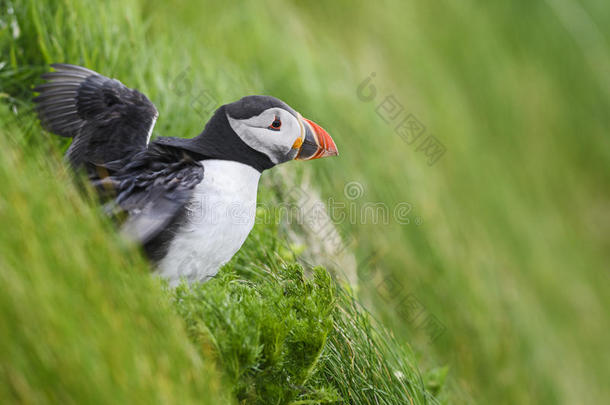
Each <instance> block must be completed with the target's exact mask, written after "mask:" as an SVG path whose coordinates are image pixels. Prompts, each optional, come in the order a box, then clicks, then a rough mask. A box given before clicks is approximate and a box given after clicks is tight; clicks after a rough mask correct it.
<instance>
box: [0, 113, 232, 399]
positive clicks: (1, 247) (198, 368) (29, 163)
mask: <svg viewBox="0 0 610 405" xmlns="http://www.w3.org/2000/svg"><path fill="white" fill-rule="evenodd" d="M0 117H1V119H0V120H1V122H2V126H1V127H0V139H2V144H3V148H2V151H1V152H0V185H1V187H2V198H1V199H0V223H1V224H2V232H1V233H0V284H1V285H2V289H3V293H2V294H1V296H0V313H1V314H2V316H0V330H2V333H1V334H0V380H2V384H0V398H2V401H3V402H5V401H6V402H12V401H15V402H24V403H44V402H47V401H51V402H55V403H165V402H167V400H168V399H173V400H175V401H176V402H180V403H209V404H216V403H218V402H216V400H214V398H223V397H224V398H229V396H228V395H227V394H226V392H225V391H223V389H222V386H221V382H220V377H219V373H218V372H216V370H215V367H214V365H213V364H214V363H213V362H210V361H207V362H203V361H202V358H201V357H200V356H199V355H198V353H197V352H196V350H195V349H194V348H193V347H192V346H191V344H190V341H189V339H188V337H187V335H186V333H185V332H184V329H183V328H182V325H181V323H180V321H179V319H178V318H177V317H176V316H175V314H174V312H173V310H172V307H171V306H170V305H169V304H168V299H167V294H166V293H165V292H164V291H163V290H162V288H161V285H160V283H159V282H158V281H155V280H153V279H152V278H151V277H150V276H149V275H148V266H147V265H146V263H145V262H144V261H143V260H142V259H140V255H139V254H137V252H136V251H134V250H133V249H131V248H129V247H128V246H125V244H124V243H123V242H121V241H120V240H118V238H117V237H116V232H114V230H113V229H112V227H111V226H110V224H107V223H101V222H100V217H99V214H98V212H97V211H96V210H95V209H93V208H92V205H90V204H87V203H86V202H84V201H83V200H82V198H81V196H80V195H79V194H78V193H76V192H75V190H74V189H73V188H71V187H65V184H66V183H68V184H69V182H70V181H71V178H70V176H69V175H68V173H66V172H65V171H64V170H63V169H62V167H59V166H58V165H57V164H55V163H45V160H47V162H48V159H43V158H42V156H43V153H44V152H45V150H43V149H40V150H36V149H34V148H31V149H29V150H28V151H27V152H25V151H24V150H23V148H19V147H16V145H15V144H14V143H13V142H14V141H15V137H19V134H20V130H19V128H18V127H17V126H12V125H7V122H9V123H10V122H11V120H12V113H9V112H8V111H7V110H6V108H5V106H2V110H1V111H0ZM55 155H56V156H57V153H55ZM16 173H18V175H15V174H16ZM67 245H68V246H69V248H67Z"/></svg>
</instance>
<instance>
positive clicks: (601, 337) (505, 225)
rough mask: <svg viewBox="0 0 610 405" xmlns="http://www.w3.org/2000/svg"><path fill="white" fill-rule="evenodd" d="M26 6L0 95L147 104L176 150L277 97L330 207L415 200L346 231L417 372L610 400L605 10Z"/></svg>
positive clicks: (463, 397)
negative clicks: (324, 155)
mask: <svg viewBox="0 0 610 405" xmlns="http://www.w3.org/2000/svg"><path fill="white" fill-rule="evenodd" d="M13 3H17V2H10V1H7V0H2V1H1V2H0V4H2V5H3V14H2V17H0V21H1V25H0V28H1V29H2V31H1V34H2V39H1V41H2V42H1V43H2V49H3V54H2V60H0V64H1V66H2V68H0V75H3V76H0V78H3V79H4V80H5V82H4V83H5V84H6V86H5V87H4V88H2V89H0V92H2V93H3V94H4V95H5V97H7V98H9V99H11V102H12V103H13V105H14V106H18V105H19V103H20V100H21V99H25V98H26V94H27V93H28V92H29V87H28V86H29V85H30V83H31V82H32V79H33V77H34V74H35V73H36V74H37V73H39V72H40V70H35V69H34V70H31V69H30V70H28V69H21V67H20V66H19V63H18V61H19V60H23V59H27V60H34V61H36V63H37V64H39V66H43V65H44V64H45V63H51V62H58V61H59V62H69V63H77V64H82V65H85V66H87V67H89V68H92V69H95V70H98V71H100V72H101V73H103V74H105V75H108V76H113V77H117V78H119V79H120V80H121V81H123V82H124V83H126V84H127V85H129V86H131V87H137V88H138V89H139V90H141V91H143V92H144V93H145V94H147V95H148V96H149V98H150V99H151V100H152V101H153V102H154V103H155V104H156V106H157V107H158V110H159V111H160V117H159V120H158V123H157V126H156V128H155V133H156V134H157V135H164V136H192V135H195V134H197V133H199V131H200V130H201V128H202V127H203V125H204V122H205V121H206V120H207V118H208V117H209V115H210V113H211V111H210V110H209V109H208V108H205V107H204V106H203V105H204V104H205V103H204V102H203V101H202V100H203V99H202V98H200V97H205V99H206V100H207V99H208V98H209V99H211V100H213V101H214V102H215V103H220V104H222V103H226V102H231V101H233V100H235V99H237V98H240V97H242V96H243V95H247V94H271V95H274V96H277V97H279V98H281V99H283V100H285V101H286V102H288V103H289V104H290V105H291V106H293V107H294V108H296V109H297V110H299V111H300V112H301V113H302V114H303V115H304V116H306V117H310V118H312V119H314V120H315V121H316V122H318V123H319V124H320V125H322V126H323V127H325V128H326V129H327V131H328V132H329V133H330V134H331V135H332V136H333V138H334V139H335V141H336V143H337V145H338V147H339V150H340V156H339V158H334V159H324V160H321V161H318V162H315V164H310V165H308V167H307V168H306V169H304V170H309V171H313V173H314V175H313V176H312V177H313V182H314V184H316V186H317V187H319V189H320V190H321V192H322V194H323V195H324V196H325V197H327V198H333V199H335V200H337V201H344V202H349V203H354V202H355V203H357V204H360V205H364V204H367V203H377V202H380V203H384V204H387V206H389V207H395V206H397V204H399V203H403V202H407V203H409V204H410V206H411V207H412V211H411V214H410V219H411V221H410V223H409V224H401V223H398V222H397V221H395V220H393V219H391V220H390V221H389V223H388V224H373V223H371V221H342V222H341V223H340V224H339V226H340V227H341V230H342V231H343V234H344V235H345V239H346V240H348V241H353V243H351V244H350V248H351V249H352V250H353V251H354V253H355V254H356V256H357V261H358V263H359V266H358V272H359V274H360V276H361V280H360V284H359V288H358V293H359V296H360V298H361V299H362V300H363V301H364V302H365V303H366V306H367V307H368V308H369V309H371V310H372V311H373V312H374V313H375V314H377V315H378V316H379V317H380V318H381V319H382V320H383V322H384V323H385V324H386V325H388V326H389V327H390V328H391V329H392V330H393V331H394V334H395V335H396V336H397V337H398V338H399V339H401V340H404V341H408V342H409V343H410V344H411V346H412V348H413V349H414V350H415V352H416V354H417V358H418V361H419V363H420V366H421V367H422V368H424V369H426V368H430V367H432V366H436V365H447V366H449V370H450V371H449V382H448V387H447V390H448V398H449V399H448V401H449V403H481V404H490V403H493V404H515V403H518V404H555V403H557V404H563V403H565V404H568V403H587V404H591V403H600V404H601V403H605V402H606V401H605V399H607V398H608V397H609V396H610V386H609V385H608V381H609V380H610V350H609V348H608V341H609V340H608V337H609V336H608V330H609V328H610V316H609V313H608V311H609V309H610V292H609V291H608V287H609V279H608V276H609V275H608V270H609V268H608V263H609V261H610V249H609V248H610V244H609V242H608V241H609V240H610V239H609V238H608V235H609V231H610V214H609V210H608V207H609V206H610V187H609V186H608V184H610V139H609V134H608V129H609V128H610V118H609V117H610V115H609V114H608V111H610V48H609V46H608V44H609V41H610V28H609V27H610V4H608V3H607V2H603V1H585V0H581V1H578V0H546V1H512V2H510V3H509V2H483V1H472V0H464V1H460V2H457V1H453V2H451V1H439V2H423V1H398V0H396V1H389V0H388V1H379V2H358V3H356V2H353V1H347V0H341V1H334V2H322V1H309V2H305V1H245V2H235V3H230V2H212V1H195V0H177V1H173V2H171V3H169V2H168V3H166V2H164V1H160V0H150V1H139V0H130V1H122V2H119V1H110V2H107V4H105V5H104V6H95V7H91V6H88V5H86V4H84V3H81V2H78V1H73V0H64V1H56V2H52V3H49V4H45V2H18V3H19V4H13ZM12 6H15V7H14V9H13V13H10V12H8V11H7V12H6V13H4V10H9V8H11V7H12ZM58 10H60V11H58ZM19 13H22V17H23V19H20V20H19V24H21V26H19V27H16V26H15V24H14V21H17V17H16V15H18V14H19ZM45 13H49V14H50V15H52V16H54V17H53V18H49V19H46V20H44V21H41V20H40V19H39V18H36V16H39V15H45ZM58 15H60V17H57V16H58ZM54 19H55V20H54ZM54 21H56V22H57V24H54ZM19 43H21V44H27V43H31V44H35V45H33V46H31V47H19V46H13V45H14V44H19ZM24 49H25V50H24ZM5 51H6V52H5ZM20 52H21V54H20ZM28 52H29V53H30V54H27V53H28ZM23 53H26V55H24V54H23ZM11 66H12V67H13V69H10V67H11ZM37 66H38V65H37ZM17 67H19V68H17ZM3 70H4V72H3ZM373 72H374V78H373V80H372V82H370V84H371V85H373V86H374V87H375V89H376V96H375V98H374V100H372V101H363V100H362V97H359V91H358V87H359V85H361V83H362V82H363V81H364V80H365V79H366V78H368V77H370V75H371V73H373ZM185 74H186V75H187V76H188V78H189V79H188V80H189V82H188V86H186V87H184V88H182V87H178V86H177V84H178V81H180V83H184V82H182V79H181V78H182V77H183V75H185ZM19 75H23V80H21V81H20V80H15V78H16V77H17V78H20V77H19ZM8 79H10V80H8ZM19 83H27V85H25V84H24V85H23V87H20V85H19ZM369 90H370V88H369ZM9 95H10V97H9ZM388 96H393V97H394V99H395V100H396V101H397V102H399V103H400V104H401V105H402V107H403V108H404V113H403V114H412V115H413V116H414V117H416V118H417V120H418V121H419V122H421V124H423V126H425V128H426V132H425V133H424V134H423V135H422V136H421V138H420V139H422V140H423V139H424V138H425V137H427V136H428V135H434V136H435V138H436V139H437V140H438V141H440V142H441V143H442V145H443V147H444V148H445V150H446V151H445V153H444V154H443V155H442V157H441V158H440V159H439V160H438V161H437V162H436V163H434V164H433V165H430V164H429V157H427V156H426V154H425V152H424V151H422V150H418V144H419V141H418V142H414V143H413V144H411V145H410V144H408V143H407V142H405V141H404V140H403V139H402V138H401V137H400V136H399V135H398V134H397V133H396V132H395V126H396V124H397V123H398V121H392V122H391V123H387V122H385V121H384V119H383V118H382V117H381V116H380V114H379V113H378V110H377V108H378V106H379V105H380V104H381V103H382V101H384V100H385V98H386V97H388ZM401 116H402V115H401ZM294 165H296V163H295V164H294ZM350 182H357V183H358V184H359V185H360V186H361V187H362V188H361V190H362V192H363V193H362V195H361V196H359V198H357V199H356V200H352V199H349V198H348V197H349V196H347V195H345V193H344V189H345V186H346V184H348V183H350ZM350 222H353V223H350ZM363 222H367V223H363ZM2 225H3V226H4V224H2ZM0 263H1V261H0ZM405 299H406V300H407V301H405ZM413 302H416V305H415V306H416V307H417V308H418V309H416V310H415V311H416V312H417V313H414V309H413V308H414V307H413V305H412V304H413ZM409 304H411V306H409ZM405 305H407V307H405ZM418 314H419V316H418ZM424 318H426V319H434V320H436V321H437V322H438V324H440V325H442V333H440V334H438V333H431V332H430V328H427V327H426V326H425V324H422V322H423V321H422V319H424ZM436 330H438V329H436Z"/></svg>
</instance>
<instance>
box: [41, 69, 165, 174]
mask: <svg viewBox="0 0 610 405" xmlns="http://www.w3.org/2000/svg"><path fill="white" fill-rule="evenodd" d="M51 66H52V67H53V68H54V69H55V71H54V72H49V73H45V74H43V75H42V77H43V78H44V79H46V80H47V83H45V84H42V85H40V86H38V87H36V88H35V89H34V90H35V91H37V92H39V93H40V95H39V96H38V97H36V98H35V99H34V101H35V102H36V103H37V106H36V109H37V111H38V115H39V117H40V120H41V122H42V124H43V125H44V127H45V128H46V129H47V130H49V131H50V132H53V133H55V134H57V135H60V136H64V137H70V138H74V139H73V141H72V144H71V145H70V148H69V149H68V152H67V154H66V156H67V158H68V159H69V161H70V163H71V164H72V165H73V166H74V167H80V166H83V165H99V164H103V163H106V162H110V161H117V160H121V159H124V158H126V157H128V156H130V155H132V154H134V153H137V152H138V151H141V150H143V149H145V148H146V146H147V144H148V140H149V138H150V134H151V133H152V129H153V126H154V125H155V121H156V119H157V116H158V113H157V109H156V108H155V106H154V104H153V103H151V102H150V100H149V99H148V98H146V96H145V95H143V94H142V93H140V92H138V91H137V90H132V89H130V88H128V87H126V86H124V85H123V84H122V83H121V82H119V81H118V80H114V79H109V78H107V77H105V76H102V75H100V74H98V73H96V72H94V71H92V70H89V69H85V68H83V67H80V66H74V65H65V64H53V65H51Z"/></svg>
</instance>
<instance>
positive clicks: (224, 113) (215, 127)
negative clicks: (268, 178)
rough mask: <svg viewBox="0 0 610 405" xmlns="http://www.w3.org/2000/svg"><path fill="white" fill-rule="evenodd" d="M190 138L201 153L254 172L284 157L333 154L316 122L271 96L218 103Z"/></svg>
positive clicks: (329, 141) (330, 143)
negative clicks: (198, 130) (229, 161)
mask: <svg viewBox="0 0 610 405" xmlns="http://www.w3.org/2000/svg"><path fill="white" fill-rule="evenodd" d="M192 141H194V143H195V144H196V145H197V146H196V149H197V152H199V153H200V154H202V155H205V156H208V157H210V158H217V159H226V160H234V161H237V162H241V163H244V164H248V165H250V166H252V167H254V168H255V169H257V170H259V171H263V170H265V169H269V168H271V167H273V166H275V165H277V164H280V163H283V162H287V161H289V160H312V159H318V158H321V157H325V156H336V155H337V154H338V151H337V146H336V145H335V142H334V141H333V139H332V138H331V137H330V135H328V133H327V132H326V131H325V130H324V129H323V128H322V127H321V126H319V125H318V124H316V123H315V122H313V121H311V120H308V119H307V118H304V117H303V116H301V114H299V113H298V112H296V111H295V110H294V109H293V108H291V107H290V106H289V105H288V104H286V103H284V102H283V101H282V100H279V99H277V98H275V97H271V96H246V97H244V98H242V99H240V100H238V101H235V102H233V103H230V104H225V105H223V106H221V107H220V108H218V109H217V110H216V112H215V113H214V115H213V116H212V118H211V119H210V121H208V123H207V124H206V127H205V129H204V131H203V133H201V135H199V136H198V137H196V138H193V139H192ZM189 149H190V148H189Z"/></svg>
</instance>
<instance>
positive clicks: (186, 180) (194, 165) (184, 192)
mask: <svg viewBox="0 0 610 405" xmlns="http://www.w3.org/2000/svg"><path fill="white" fill-rule="evenodd" d="M100 177H103V176H100ZM201 180H203V166H202V165H201V163H200V162H199V161H197V160H195V159H193V158H192V157H191V156H190V155H188V154H186V153H185V152H184V151H182V150H179V149H175V148H167V147H163V146H159V145H154V144H153V145H151V147H150V148H149V149H148V150H145V151H142V152H140V153H138V154H136V155H135V156H133V158H132V159H131V162H130V163H129V164H127V165H126V166H124V167H123V168H122V169H120V170H119V171H118V172H117V173H115V174H114V175H111V176H108V177H103V178H102V179H101V180H97V181H94V182H93V184H94V186H96V187H97V189H98V191H100V193H101V194H102V195H108V194H111V195H113V196H114V197H115V198H114V200H113V201H112V202H111V203H109V204H107V209H108V211H110V212H112V213H113V214H118V216H121V214H123V215H124V214H127V218H126V220H125V222H124V223H123V225H122V231H123V232H124V233H125V234H127V236H128V237H130V238H131V239H133V240H136V241H138V242H140V243H142V244H146V243H148V242H150V241H151V240H152V239H153V238H155V237H156V236H158V235H159V233H160V232H161V231H162V230H164V229H165V228H166V227H168V226H169V225H170V224H171V223H172V221H173V220H174V219H175V218H176V217H177V215H178V214H179V213H180V211H181V209H182V208H183V207H184V206H185V205H186V204H187V203H188V202H189V201H190V199H191V197H192V195H193V190H194V188H195V186H196V185H197V184H199V183H200V182H201Z"/></svg>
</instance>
